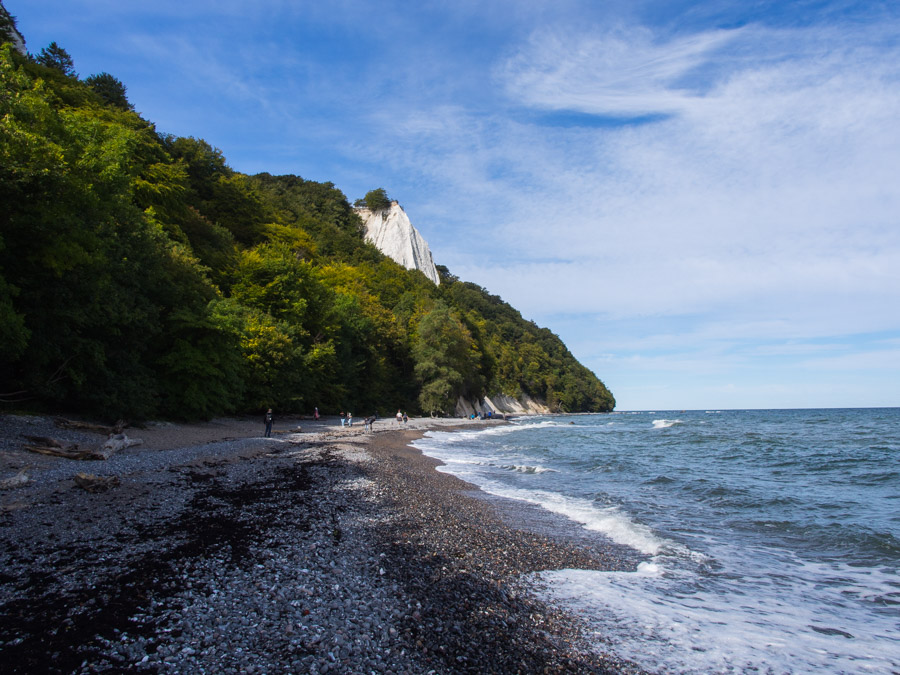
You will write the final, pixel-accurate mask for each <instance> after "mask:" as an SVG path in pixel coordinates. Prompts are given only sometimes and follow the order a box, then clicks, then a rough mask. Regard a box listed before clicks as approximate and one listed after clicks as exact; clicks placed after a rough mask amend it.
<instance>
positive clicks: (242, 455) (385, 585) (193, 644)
mask: <svg viewBox="0 0 900 675" xmlns="http://www.w3.org/2000/svg"><path fill="white" fill-rule="evenodd" d="M500 423H502V422H501V421H485V422H481V421H477V420H476V421H471V420H459V419H457V420H432V419H411V420H410V421H409V423H408V424H407V425H398V423H397V422H396V421H394V420H379V421H378V422H377V423H376V424H375V425H374V430H373V432H372V433H365V431H364V429H363V425H362V423H361V422H358V423H356V424H355V425H354V427H353V428H342V427H341V426H340V424H339V423H338V422H337V420H336V419H324V420H322V421H320V422H318V423H315V422H313V421H311V420H300V419H288V420H277V421H276V426H275V433H274V434H273V437H272V438H263V437H262V435H263V425H262V422H261V420H256V419H252V420H250V419H226V420H215V421H212V422H208V423H203V424H179V425H174V424H153V425H148V426H147V427H146V428H129V429H126V430H125V433H126V434H127V436H128V437H129V438H136V439H141V440H142V444H141V445H138V446H135V447H130V448H127V449H124V450H121V451H120V452H117V453H115V454H113V455H112V456H111V457H110V458H109V459H108V460H105V461H104V460H87V461H81V460H72V459H66V458H60V457H50V456H45V455H40V454H35V453H33V452H28V451H26V450H24V449H23V447H22V446H23V445H25V444H26V443H28V441H27V440H26V438H25V437H26V436H29V435H31V436H47V437H52V438H54V439H56V440H59V441H63V442H70V443H79V444H80V445H83V446H91V445H93V446H97V445H99V444H100V443H102V442H103V440H105V436H101V435H99V434H96V433H89V432H83V431H72V430H66V429H62V428H59V427H57V426H56V425H55V424H54V423H53V420H52V419H50V418H42V417H28V416H14V415H5V416H0V486H2V489H0V672H3V673H29V674H33V673H116V672H122V671H134V672H148V673H149V672H159V673H269V674H271V673H328V672H330V673H430V672H433V673H559V672H566V673H638V672H641V671H640V670H639V669H638V668H637V667H635V666H634V665H632V664H628V663H623V662H621V661H618V660H616V659H614V658H612V657H609V656H607V655H604V654H601V653H597V652H595V651H591V649H589V646H588V644H589V643H588V642H587V640H586V638H587V637H588V636H586V635H585V634H584V633H583V632H582V631H583V629H582V626H581V625H580V623H579V622H578V620H577V618H576V617H573V616H570V615H567V614H565V613H564V612H561V611H559V610H558V609H556V608H554V607H552V606H549V605H547V604H545V603H543V602H541V601H540V600H538V599H537V598H536V596H535V595H533V594H532V593H531V592H530V591H529V587H528V586H527V584H526V583H525V582H524V581H523V580H522V575H524V574H527V573H529V572H534V571H539V570H544V569H558V568H565V567H579V568H590V569H607V570H615V569H633V566H634V564H635V561H634V560H632V559H630V558H629V556H628V555H627V553H626V552H624V551H622V550H620V549H619V548H617V547H615V546H613V545H611V544H610V545H603V544H598V543H596V542H594V541H588V540H584V541H579V540H577V539H567V540H564V539H561V538H559V537H555V536H553V535H552V534H551V533H548V528H547V527H546V526H544V527H530V526H529V518H528V517H527V513H525V512H523V511H521V510H517V509H515V508H507V506H508V505H507V506H505V505H504V504H502V503H501V502H500V501H498V500H493V499H487V498H485V496H484V495H481V494H480V493H478V492H477V491H476V490H475V489H474V488H473V486H471V485H468V484H466V483H463V482H462V481H459V480H458V479H456V478H453V477H451V476H449V475H446V474H443V473H440V472H437V471H435V468H434V467H435V466H436V465H437V461H435V460H432V459H430V458H427V457H423V456H422V454H421V453H420V452H418V451H417V450H415V449H413V448H411V447H410V446H409V443H410V442H412V441H413V440H415V439H416V438H418V437H419V436H421V434H422V433H424V431H425V430H427V429H431V428H438V427H440V426H442V425H443V426H447V425H453V427H468V426H471V427H472V428H476V427H477V426H478V425H484V424H500ZM79 473H86V474H91V475H93V476H97V477H100V478H101V479H103V478H105V479H107V481H108V482H107V483H98V484H97V487H95V488H94V490H95V491H89V490H87V489H83V488H82V487H80V486H79V485H78V483H77V482H76V474H79ZM89 486H90V484H89Z"/></svg>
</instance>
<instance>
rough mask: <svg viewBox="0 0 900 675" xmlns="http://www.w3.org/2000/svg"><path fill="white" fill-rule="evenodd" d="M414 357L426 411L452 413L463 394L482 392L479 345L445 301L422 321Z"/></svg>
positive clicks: (422, 406) (469, 394)
mask: <svg viewBox="0 0 900 675" xmlns="http://www.w3.org/2000/svg"><path fill="white" fill-rule="evenodd" d="M413 357H414V358H415V361H416V366H415V372H416V377H417V378H418V380H419V382H420V384H421V387H422V389H421V393H420V394H419V403H420V404H421V408H422V410H424V411H425V412H429V413H442V414H446V413H452V412H453V409H454V407H455V406H456V401H457V399H458V398H459V397H460V396H463V397H466V396H469V397H472V396H474V397H477V396H478V395H479V394H481V392H482V389H483V383H482V381H481V377H480V365H481V364H480V360H481V359H480V354H479V352H478V348H477V346H476V344H475V341H474V340H473V339H472V335H471V333H470V332H469V330H468V329H467V328H466V326H465V325H464V324H463V322H462V321H461V320H460V318H459V316H457V315H456V313H455V312H453V311H452V310H451V309H450V308H449V307H448V306H447V305H445V304H444V303H442V302H438V303H437V304H436V305H435V307H434V309H432V310H431V311H430V312H429V313H428V314H426V315H425V316H424V317H422V320H421V321H420V322H419V326H418V331H417V334H416V341H415V345H414V346H413Z"/></svg>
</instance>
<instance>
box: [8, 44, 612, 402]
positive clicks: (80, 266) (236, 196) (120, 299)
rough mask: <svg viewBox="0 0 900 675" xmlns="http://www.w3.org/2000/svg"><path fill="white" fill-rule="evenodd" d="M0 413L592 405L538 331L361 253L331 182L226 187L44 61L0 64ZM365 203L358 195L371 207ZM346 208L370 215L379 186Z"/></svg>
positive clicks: (175, 145) (55, 49) (352, 216)
mask: <svg viewBox="0 0 900 675" xmlns="http://www.w3.org/2000/svg"><path fill="white" fill-rule="evenodd" d="M0 82H2V90H0V204H2V205H3V208H2V210H0V402H2V404H3V405H4V406H6V407H7V408H10V407H15V408H16V409H32V410H69V411H77V412H81V413H83V414H89V415H94V416H98V417H102V418H108V419H115V418H119V417H127V418H130V419H139V418H151V417H166V418H174V419H201V418H210V417H213V416H217V415H223V414H233V413H240V412H250V411H255V410H258V409H261V408H265V407H270V406H271V407H274V408H276V409H278V410H280V411H285V412H286V411H308V410H311V409H312V407H313V406H318V407H319V409H320V410H323V411H335V412H336V411H338V410H348V409H352V410H354V411H359V412H360V413H363V412H365V413H366V414H368V413H369V412H373V411H379V412H382V413H387V412H390V411H392V410H396V409H397V407H398V406H399V407H403V408H406V409H409V410H410V411H412V412H426V413H427V412H444V413H451V412H452V411H453V410H454V406H455V403H456V400H457V398H458V397H459V396H464V397H467V398H469V399H475V398H478V397H481V396H484V395H490V394H495V393H504V394H507V395H510V396H513V397H519V396H522V395H528V396H531V397H533V398H537V399H540V400H542V401H545V402H546V403H547V405H549V406H550V408H551V409H553V410H561V411H570V412H572V411H588V410H610V409H612V408H613V406H614V405H615V401H614V399H613V397H612V394H611V393H610V392H609V391H608V390H607V388H606V387H605V386H604V385H603V383H602V382H601V381H600V380H599V379H597V377H596V376H595V375H594V374H593V373H591V372H590V371H589V370H588V369H587V368H585V367H583V366H582V365H581V364H579V363H578V362H577V361H576V360H575V358H574V357H573V356H572V355H571V354H570V353H569V351H568V350H567V349H566V347H565V345H564V344H563V343H562V342H561V341H560V339H559V338H558V337H557V336H555V335H553V334H552V333H551V332H550V331H549V330H547V329H544V328H539V327H538V326H536V325H535V324H534V323H532V322H530V321H527V320H525V319H523V318H522V316H521V315H520V314H519V312H518V311H516V310H515V309H514V308H512V307H511V306H509V305H508V304H507V303H505V302H503V301H502V300H501V299H500V298H499V297H497V296H495V295H491V294H490V293H488V292H487V291H486V290H485V289H483V288H480V287H479V286H477V285H475V284H472V283H468V282H464V281H461V280H459V279H458V278H457V277H455V276H454V275H452V274H451V273H450V271H449V270H447V269H446V268H439V271H440V274H441V284H440V286H436V285H434V284H433V283H431V282H430V281H429V280H428V279H426V277H425V276H424V275H423V274H422V273H420V272H417V271H410V270H406V269H404V268H403V267H401V266H400V265H398V264H396V263H394V262H393V261H392V260H390V259H389V258H387V257H386V256H384V255H382V254H381V253H380V252H379V251H378V250H377V249H376V248H375V247H374V246H372V245H371V244H369V243H367V242H366V241H365V240H364V233H363V230H362V221H361V220H360V218H359V217H358V216H357V214H356V213H355V211H354V208H353V206H352V205H351V204H350V202H349V201H348V200H347V198H346V196H345V195H344V194H343V193H342V192H341V191H340V190H338V189H337V188H335V186H334V185H333V184H332V183H319V182H315V181H310V180H305V179H303V178H301V177H299V176H293V175H287V176H273V175H269V174H267V173H262V174H258V175H255V176H250V175H245V174H242V173H240V172H238V171H235V170H233V169H232V168H231V167H229V166H228V164H227V162H226V159H225V157H224V156H223V154H222V153H221V152H220V151H219V150H218V149H216V148H214V147H212V146H211V145H210V144H208V143H207V142H205V141H204V140H202V139H198V138H190V137H175V136H171V135H166V134H163V133H160V132H158V131H157V130H156V128H155V127H154V125H153V124H152V123H151V122H149V121H147V120H145V119H143V118H142V117H141V116H140V115H139V114H138V113H136V112H135V111H134V110H133V107H132V105H131V104H130V102H129V101H128V99H127V96H126V88H125V86H124V84H122V83H121V82H120V81H119V80H117V79H116V78H115V77H114V76H113V75H110V74H108V73H100V74H97V75H92V76H89V77H87V78H86V79H84V80H80V79H79V78H78V76H77V75H76V73H75V65H74V63H73V62H72V59H71V57H69V55H68V54H67V53H66V52H65V50H64V49H63V48H62V47H60V46H59V45H56V44H55V43H53V44H51V45H50V46H49V47H48V48H46V49H45V50H42V52H41V53H40V55H39V56H37V57H36V58H35V57H31V56H29V55H25V54H21V53H19V52H18V51H16V50H15V49H14V48H13V45H12V44H10V43H9V42H7V43H6V44H4V45H3V47H2V50H0ZM379 200H380V201H379ZM362 201H363V202H364V203H366V204H369V203H370V202H371V204H380V203H383V202H384V201H387V203H388V204H389V203H390V202H389V200H388V199H387V193H386V192H385V191H384V190H383V189H382V188H379V189H378V190H373V191H371V192H370V193H369V194H367V195H366V197H365V198H364V200H362Z"/></svg>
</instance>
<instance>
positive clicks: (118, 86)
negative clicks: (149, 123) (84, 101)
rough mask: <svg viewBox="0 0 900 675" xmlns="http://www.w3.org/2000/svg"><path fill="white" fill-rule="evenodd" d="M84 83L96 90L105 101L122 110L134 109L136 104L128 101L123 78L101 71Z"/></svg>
mask: <svg viewBox="0 0 900 675" xmlns="http://www.w3.org/2000/svg"><path fill="white" fill-rule="evenodd" d="M84 83H85V84H86V85H87V86H89V87H90V88H91V89H93V90H94V93H96V94H97V95H98V96H99V97H100V98H101V99H103V102H104V103H106V104H108V105H114V106H116V107H117V108H121V109H122V110H133V109H134V106H132V105H131V103H130V102H129V101H128V97H127V96H126V95H125V92H126V88H125V85H124V84H122V82H121V80H118V79H117V78H115V77H113V76H112V75H110V74H109V73H99V74H97V75H91V76H90V77H88V78H86V79H85V81H84Z"/></svg>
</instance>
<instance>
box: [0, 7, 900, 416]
mask: <svg viewBox="0 0 900 675" xmlns="http://www.w3.org/2000/svg"><path fill="white" fill-rule="evenodd" d="M4 4H5V6H6V7H7V9H8V10H9V11H10V12H11V13H12V14H13V15H15V16H16V17H17V18H18V24H19V28H20V30H21V31H22V33H23V34H24V35H25V38H26V40H27V45H28V48H29V50H31V51H32V52H34V53H36V52H38V51H39V50H40V49H41V48H42V47H44V46H46V45H47V44H48V43H49V42H50V41H53V40H55V41H56V42H58V43H59V44H60V45H61V46H63V47H65V48H66V49H67V50H68V51H69V53H70V54H71V55H72V56H73V58H74V59H75V65H76V69H77V70H78V72H79V74H80V75H81V76H83V77H85V76H87V75H90V74H93V73H98V72H103V71H106V72H110V73H112V74H113V75H115V76H116V77H118V78H119V79H121V80H122V81H123V82H124V83H125V84H126V85H127V87H128V95H129V98H130V100H131V101H132V102H133V103H134V105H135V107H136V109H137V110H138V111H139V112H140V113H141V114H142V115H144V117H146V118H147V119H149V120H150V121H152V122H154V123H155V124H156V125H157V128H158V129H159V130H160V131H164V132H168V133H174V134H178V135H189V136H195V137H200V138H204V139H205V140H207V141H208V142H209V143H211V144H213V145H214V146H216V147H218V148H220V149H221V150H222V151H223V153H224V154H225V156H226V158H227V160H228V162H229V164H231V166H233V167H234V168H235V169H237V170H239V171H244V172H247V173H255V172H259V171H268V172H270V173H276V174H278V173H293V174H297V175H300V176H303V177H304V178H309V179H313V180H319V181H331V182H333V183H334V184H335V185H336V186H337V187H338V188H340V189H341V190H343V192H344V193H345V194H346V195H347V197H348V198H350V199H351V200H354V199H356V198H358V197H361V196H362V195H364V194H365V193H366V192H367V191H368V190H370V189H372V188H375V187H384V188H385V189H387V191H388V193H389V194H390V195H391V196H393V197H394V198H396V199H398V200H399V201H400V203H401V204H402V205H403V207H404V208H405V209H406V211H407V213H408V214H409V216H410V219H411V220H412V222H413V224H415V225H416V227H417V228H418V229H419V230H420V231H421V232H422V234H423V235H424V236H425V238H426V239H427V240H428V242H429V244H430V245H431V247H432V251H433V253H434V257H435V260H436V262H438V263H439V264H444V265H447V266H448V267H449V268H450V270H451V271H452V272H454V273H455V274H457V275H458V276H460V277H461V278H463V279H465V280H468V281H473V282H475V283H478V284H480V285H482V286H484V287H485V288H487V289H488V290H489V291H491V292H492V293H496V294H498V295H500V296H501V297H503V298H504V299H505V300H507V301H508V302H510V303H511V304H513V305H514V306H515V307H516V308H517V309H519V310H520V311H521V312H522V313H523V315H524V316H525V317H526V318H529V319H533V320H534V321H535V322H536V323H538V324H539V325H543V326H547V327H549V328H550V329H551V330H553V331H554V332H555V333H557V334H558V335H560V337H562V338H563V340H565V342H566V343H567V345H568V346H569V348H570V349H571V350H572V352H573V353H574V354H575V355H576V357H578V358H579V360H581V361H582V362H583V363H584V364H585V365H587V366H588V367H590V368H591V369H592V370H593V371H594V372H596V373H597V375H598V376H600V377H601V379H603V380H604V381H605V382H606V384H607V385H608V386H609V387H610V389H611V390H612V391H613V393H614V394H615V395H616V398H617V400H618V408H619V409H620V410H621V409H682V408H700V409H704V408H706V409H711V408H760V407H763V408H765V407H842V406H897V405H900V180H898V176H900V4H898V3H896V2H893V1H891V2H877V1H873V0H868V1H866V2H842V1H825V0H816V1H813V0H809V1H804V0H801V1H797V2H790V1H787V0H777V1H776V0H772V1H766V0H757V1H753V2H750V1H744V0H741V1H733V2H723V1H718V2H702V1H700V2H678V1H673V0H658V1H640V0H621V1H619V0H610V1H608V2H597V1H591V2H587V1H585V2H581V1H576V0H571V1H570V0H561V1H557V2H552V3H551V2H528V1H526V0H516V1H493V2H492V1H490V0H488V1H479V2H473V1H469V0H458V1H456V2H412V1H409V2H364V1H357V0H337V1H335V2H329V3H322V2H305V1H289V0H258V1H257V2H253V3H249V2H236V1H234V0H215V1H213V0H191V1H190V2H184V1H181V2H173V1H170V0H156V1H155V2H153V3H143V2H142V3H138V2H128V1H123V0H4Z"/></svg>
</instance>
